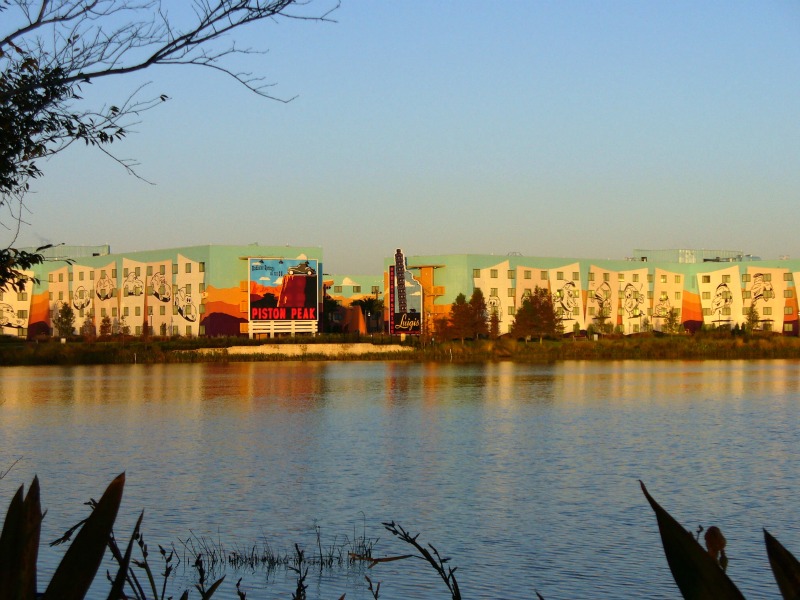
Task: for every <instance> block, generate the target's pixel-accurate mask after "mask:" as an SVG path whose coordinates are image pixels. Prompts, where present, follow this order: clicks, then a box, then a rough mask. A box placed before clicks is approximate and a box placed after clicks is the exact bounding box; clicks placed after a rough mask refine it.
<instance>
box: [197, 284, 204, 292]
mask: <svg viewBox="0 0 800 600" xmlns="http://www.w3.org/2000/svg"><path fill="white" fill-rule="evenodd" d="M197 287H198V288H200V289H199V291H200V293H201V294H202V293H203V292H205V291H206V284H205V283H199V284H198V285H197Z"/></svg>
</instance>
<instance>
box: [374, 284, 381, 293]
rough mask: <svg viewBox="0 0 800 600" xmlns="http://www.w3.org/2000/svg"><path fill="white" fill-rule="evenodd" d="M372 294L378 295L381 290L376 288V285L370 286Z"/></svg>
mask: <svg viewBox="0 0 800 600" xmlns="http://www.w3.org/2000/svg"><path fill="white" fill-rule="evenodd" d="M372 293H373V294H376V295H377V294H380V293H381V288H380V287H378V286H377V285H373V286H372Z"/></svg>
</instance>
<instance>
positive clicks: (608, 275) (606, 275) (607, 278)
mask: <svg viewBox="0 0 800 600" xmlns="http://www.w3.org/2000/svg"><path fill="white" fill-rule="evenodd" d="M603 281H611V273H603Z"/></svg>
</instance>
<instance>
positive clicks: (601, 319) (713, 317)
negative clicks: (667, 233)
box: [384, 250, 800, 335]
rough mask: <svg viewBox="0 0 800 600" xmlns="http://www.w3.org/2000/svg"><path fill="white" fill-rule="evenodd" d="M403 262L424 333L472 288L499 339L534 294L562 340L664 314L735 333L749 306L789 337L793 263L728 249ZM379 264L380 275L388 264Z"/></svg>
mask: <svg viewBox="0 0 800 600" xmlns="http://www.w3.org/2000/svg"><path fill="white" fill-rule="evenodd" d="M655 258H659V259H663V260H660V261H658V262H657V261H656V260H654V259H655ZM406 262H407V270H408V271H409V272H410V273H412V274H413V278H414V279H415V280H417V281H418V282H419V284H420V285H421V287H422V297H423V303H422V313H423V323H424V324H425V325H424V327H425V330H426V331H428V332H431V333H432V329H431V328H432V326H433V323H434V322H435V320H436V318H437V317H443V316H446V315H447V314H449V312H450V307H451V305H452V303H453V302H455V299H456V296H458V294H464V295H465V296H466V297H467V298H469V297H470V295H471V294H472V292H473V290H475V288H480V289H481V291H482V292H483V295H484V297H485V299H486V302H487V305H488V308H489V310H490V311H493V312H495V313H496V314H497V316H498V318H499V321H500V333H501V334H503V333H507V332H508V331H509V327H510V325H511V323H513V320H514V315H515V313H516V311H517V309H518V308H519V307H520V306H521V305H522V302H523V300H524V298H525V296H527V295H529V294H531V293H532V292H533V290H534V289H535V288H537V287H539V288H543V289H546V290H548V291H549V292H550V293H551V294H552V295H553V298H554V300H555V302H556V306H557V310H558V311H559V313H560V315H561V318H562V322H563V324H564V330H565V332H567V333H569V332H571V331H573V330H575V331H577V330H582V331H585V330H586V329H587V327H589V326H590V325H595V326H600V325H603V326H608V325H610V326H611V327H612V328H613V329H615V330H616V331H618V332H621V333H625V334H631V333H638V332H641V331H646V330H656V331H659V330H661V329H662V327H663V326H664V323H665V322H666V320H667V319H668V318H669V316H670V313H671V311H675V316H676V317H677V320H678V322H679V323H680V324H682V327H683V328H684V329H686V330H688V331H694V330H697V329H699V328H700V327H702V326H703V325H707V326H725V327H735V326H736V325H739V326H742V325H744V324H746V323H747V321H748V314H749V313H750V311H751V307H752V308H754V309H755V312H756V313H757V319H758V327H759V328H761V329H765V330H772V331H780V332H783V333H785V334H788V335H797V334H798V316H797V315H798V303H797V289H796V288H795V283H794V282H795V281H796V280H797V278H798V277H800V261H798V260H789V259H786V258H784V259H780V260H761V259H759V258H757V257H753V256H752V255H747V254H744V253H743V252H741V251H735V250H636V251H635V257H634V258H628V259H624V260H601V259H585V258H552V257H528V256H521V255H519V254H513V255H508V256H496V255H474V254H460V255H425V256H415V255H409V256H407V257H406ZM384 264H385V266H386V269H387V270H388V268H389V267H390V266H391V265H392V264H393V261H392V259H386V260H385V263H384Z"/></svg>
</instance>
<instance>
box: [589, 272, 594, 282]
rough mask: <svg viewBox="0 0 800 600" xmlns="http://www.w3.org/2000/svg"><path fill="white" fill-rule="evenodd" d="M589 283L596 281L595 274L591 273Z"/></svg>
mask: <svg viewBox="0 0 800 600" xmlns="http://www.w3.org/2000/svg"><path fill="white" fill-rule="evenodd" d="M589 281H594V273H589Z"/></svg>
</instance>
